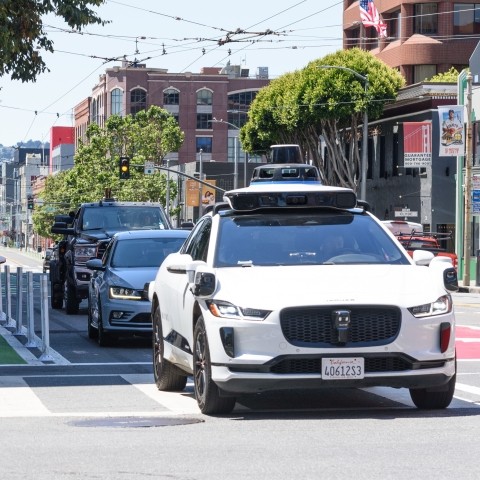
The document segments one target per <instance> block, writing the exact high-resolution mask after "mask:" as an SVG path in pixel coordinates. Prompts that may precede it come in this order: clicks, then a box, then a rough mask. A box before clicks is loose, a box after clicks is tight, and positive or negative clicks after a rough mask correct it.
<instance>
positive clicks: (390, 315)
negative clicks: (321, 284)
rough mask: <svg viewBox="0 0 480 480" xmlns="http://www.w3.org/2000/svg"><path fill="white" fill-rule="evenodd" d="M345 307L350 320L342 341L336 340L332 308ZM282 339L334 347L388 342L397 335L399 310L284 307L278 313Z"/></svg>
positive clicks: (393, 308) (388, 307)
mask: <svg viewBox="0 0 480 480" xmlns="http://www.w3.org/2000/svg"><path fill="white" fill-rule="evenodd" d="M336 310H348V311H349V312H350V323H349V325H348V327H347V333H346V341H340V339H339V332H338V330H337V329H336V328H335V322H334V320H333V312H334V311H336ZM280 325H281V327H282V332H283V335H284V336H285V339H286V340H287V341H288V342H289V343H291V344H292V345H295V346H300V347H315V348H333V347H336V348H338V347H339V346H342V347H352V346H355V347H359V346H378V345H386V344H388V343H391V342H392V341H393V340H394V339H395V338H396V337H397V335H398V333H399V331H400V325H401V312H400V309H399V308H397V307H391V306H373V307H372V306H351V307H345V306H343V305H342V306H328V307H303V308H286V309H284V310H282V311H281V313H280Z"/></svg>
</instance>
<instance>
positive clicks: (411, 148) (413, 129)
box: [403, 122, 432, 168]
mask: <svg viewBox="0 0 480 480" xmlns="http://www.w3.org/2000/svg"><path fill="white" fill-rule="evenodd" d="M431 164H432V124H431V123H430V122H405V123H404V124H403V166H404V167H405V168H411V167H418V168H420V167H427V166H429V165H431Z"/></svg>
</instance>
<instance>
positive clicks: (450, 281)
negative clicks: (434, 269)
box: [443, 267, 458, 292]
mask: <svg viewBox="0 0 480 480" xmlns="http://www.w3.org/2000/svg"><path fill="white" fill-rule="evenodd" d="M443 283H444V284H445V288H446V289H447V290H449V291H450V292H457V291H458V276H457V271H456V270H455V269H454V268H453V267H452V268H446V269H445V270H444V271H443Z"/></svg>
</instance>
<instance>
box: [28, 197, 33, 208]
mask: <svg viewBox="0 0 480 480" xmlns="http://www.w3.org/2000/svg"><path fill="white" fill-rule="evenodd" d="M27 208H28V210H33V197H32V196H31V195H29V196H28V197H27Z"/></svg>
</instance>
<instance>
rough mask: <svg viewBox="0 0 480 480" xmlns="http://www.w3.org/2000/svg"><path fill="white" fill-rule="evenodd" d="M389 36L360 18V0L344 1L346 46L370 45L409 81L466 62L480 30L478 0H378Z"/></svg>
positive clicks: (369, 46)
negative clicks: (466, 0)
mask: <svg viewBox="0 0 480 480" xmlns="http://www.w3.org/2000/svg"><path fill="white" fill-rule="evenodd" d="M374 3H375V6H376V8H377V10H378V11H379V12H380V15H381V17H382V19H383V21H384V23H385V24H386V25H387V35H388V36H387V38H385V39H379V38H378V37H377V32H376V31H375V29H374V28H365V27H364V26H363V25H362V23H361V22H360V13H359V2H358V0H344V2H343V5H344V6H343V11H344V13H343V33H344V36H343V47H344V48H352V47H360V48H363V49H366V50H370V51H371V52H372V53H373V54H374V55H375V56H376V57H377V58H379V59H380V60H383V61H384V62H385V63H386V64H387V65H389V66H390V67H393V68H398V69H399V71H400V73H401V74H402V75H403V76H404V77H405V80H406V81H407V84H413V83H418V82H422V81H424V80H425V79H427V78H431V77H432V76H433V75H435V74H436V73H442V72H445V71H448V70H449V69H450V68H451V67H452V66H453V67H455V68H456V69H457V70H458V71H459V72H460V71H462V70H463V69H464V68H466V67H468V62H469V58H470V56H471V55H472V53H473V51H474V49H475V47H476V45H477V43H478V38H479V37H478V35H479V34H480V4H475V3H457V2H451V1H445V0H439V1H435V2H417V1H414V0H403V1H402V0H374Z"/></svg>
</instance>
